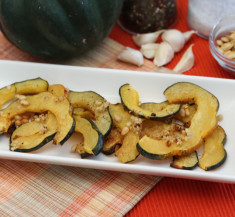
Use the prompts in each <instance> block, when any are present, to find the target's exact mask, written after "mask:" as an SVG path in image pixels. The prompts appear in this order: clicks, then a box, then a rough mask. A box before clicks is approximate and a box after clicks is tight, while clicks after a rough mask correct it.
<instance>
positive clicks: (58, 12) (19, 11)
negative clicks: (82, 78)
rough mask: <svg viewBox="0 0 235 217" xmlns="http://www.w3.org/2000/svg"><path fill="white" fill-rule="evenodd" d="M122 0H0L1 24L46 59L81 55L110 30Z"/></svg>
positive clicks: (16, 41) (20, 44) (8, 35)
mask: <svg viewBox="0 0 235 217" xmlns="http://www.w3.org/2000/svg"><path fill="white" fill-rule="evenodd" d="M122 4H123V0H109V1H107V0H99V1H92V0H86V1H77V0H50V1H43V0H34V1H27V0H11V1H8V0H0V28H1V31H2V32H3V34H4V35H5V37H6V38H7V39H8V40H9V41H10V42H12V43H13V44H14V45H15V46H17V47H18V48H20V49H22V50H24V51H26V52H28V53H30V54H32V55H33V56H36V57H39V58H42V59H46V60H61V59H67V58H71V57H74V56H78V55H81V54H83V53H85V52H86V51H88V50H90V49H91V48H93V47H94V46H95V45H97V44H99V43H100V42H101V41H102V40H103V39H104V38H105V37H106V36H107V35H108V34H109V32H110V31H111V29H112V27H113V25H114V23H115V22H116V20H117V19H118V17H119V14H120V12H121V8H122Z"/></svg>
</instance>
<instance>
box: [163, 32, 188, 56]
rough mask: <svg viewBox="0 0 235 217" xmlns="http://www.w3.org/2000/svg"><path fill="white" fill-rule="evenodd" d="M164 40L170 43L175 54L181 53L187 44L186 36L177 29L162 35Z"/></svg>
mask: <svg viewBox="0 0 235 217" xmlns="http://www.w3.org/2000/svg"><path fill="white" fill-rule="evenodd" d="M162 40H163V41H165V42H168V43H169V44H170V45H171V46H172V48H173V50H174V52H179V51H180V50H181V49H182V48H183V47H184V44H185V37H184V34H183V33H182V32H181V31H179V30H177V29H169V30H167V31H165V32H164V33H163V34H162Z"/></svg>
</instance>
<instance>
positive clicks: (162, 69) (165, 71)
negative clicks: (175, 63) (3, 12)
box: [153, 66, 176, 74]
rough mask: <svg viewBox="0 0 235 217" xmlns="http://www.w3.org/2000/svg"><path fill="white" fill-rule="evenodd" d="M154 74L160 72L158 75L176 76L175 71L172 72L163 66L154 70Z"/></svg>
mask: <svg viewBox="0 0 235 217" xmlns="http://www.w3.org/2000/svg"><path fill="white" fill-rule="evenodd" d="M153 72H158V73H165V74H176V72H175V71H173V70H171V69H168V68H166V67H164V66H161V67H157V68H155V69H154V70H153Z"/></svg>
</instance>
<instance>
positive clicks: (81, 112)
mask: <svg viewBox="0 0 235 217" xmlns="http://www.w3.org/2000/svg"><path fill="white" fill-rule="evenodd" d="M73 116H74V117H75V116H80V117H82V118H87V119H89V120H95V116H94V114H93V113H92V112H91V111H89V110H87V109H84V108H74V109H73Z"/></svg>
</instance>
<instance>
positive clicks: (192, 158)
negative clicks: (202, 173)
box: [171, 151, 198, 170]
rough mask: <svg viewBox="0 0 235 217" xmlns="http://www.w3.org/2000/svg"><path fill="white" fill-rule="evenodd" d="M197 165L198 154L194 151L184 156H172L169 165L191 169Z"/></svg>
mask: <svg viewBox="0 0 235 217" xmlns="http://www.w3.org/2000/svg"><path fill="white" fill-rule="evenodd" d="M197 165H198V155H197V152H196V151H194V152H192V153H191V154H189V155H186V156H174V157H173V162H172V163H171V167H174V168H176V169H184V170H192V169H194V168H195V167H197Z"/></svg>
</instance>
